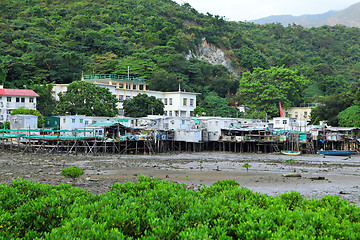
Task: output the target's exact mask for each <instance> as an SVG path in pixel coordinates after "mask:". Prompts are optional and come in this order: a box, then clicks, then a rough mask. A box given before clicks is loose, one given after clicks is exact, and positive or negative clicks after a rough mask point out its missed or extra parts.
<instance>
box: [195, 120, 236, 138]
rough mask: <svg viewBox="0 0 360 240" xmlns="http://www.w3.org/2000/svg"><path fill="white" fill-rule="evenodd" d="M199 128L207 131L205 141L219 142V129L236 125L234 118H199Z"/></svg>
mask: <svg viewBox="0 0 360 240" xmlns="http://www.w3.org/2000/svg"><path fill="white" fill-rule="evenodd" d="M197 119H198V120H200V126H201V127H202V128H205V129H207V136H206V138H207V139H204V140H207V141H210V142H211V141H219V138H220V136H221V129H227V128H230V127H231V126H233V125H234V124H238V120H237V119H236V118H222V117H199V118H197Z"/></svg>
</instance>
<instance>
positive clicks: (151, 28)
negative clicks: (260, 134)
mask: <svg viewBox="0 0 360 240" xmlns="http://www.w3.org/2000/svg"><path fill="white" fill-rule="evenodd" d="M0 11H1V15H0V82H1V83H2V84H4V87H5V88H25V87H27V88H34V89H35V88H36V87H38V86H37V85H39V84H45V85H46V84H50V83H71V82H73V81H76V80H79V79H80V78H81V74H82V72H83V73H84V74H93V73H95V74H120V75H122V74H124V75H126V74H127V71H128V66H129V67H130V74H131V75H133V76H138V77H145V79H146V81H147V84H148V88H149V89H151V90H159V91H177V90H178V88H179V84H180V86H181V89H182V90H185V91H194V92H199V93H201V95H200V96H199V99H198V105H199V108H200V109H201V111H205V112H206V113H207V114H208V115H211V113H212V112H214V111H213V109H214V108H218V109H219V111H217V114H218V115H222V116H232V117H235V116H239V114H240V113H239V111H237V110H236V107H238V106H239V105H244V106H245V108H246V109H247V113H246V115H245V116H243V117H249V116H252V117H259V118H264V116H265V114H268V116H269V117H275V116H278V103H279V102H281V104H282V107H283V108H289V107H293V106H300V105H303V104H306V103H320V105H319V106H318V107H317V108H316V109H315V110H314V111H313V113H312V118H313V121H314V123H316V121H319V120H324V119H327V120H329V123H330V124H332V125H335V126H336V125H338V124H339V119H338V117H337V116H338V114H339V113H340V112H342V111H344V110H345V109H347V108H349V107H353V106H358V105H360V94H359V91H360V83H359V76H360V63H359V56H360V55H359V53H360V29H359V28H349V27H344V26H339V25H337V26H333V27H330V26H321V27H317V28H314V27H313V28H304V27H302V26H300V25H295V24H294V25H288V26H287V27H284V26H282V25H281V24H266V25H256V24H253V23H246V22H230V21H227V20H226V19H225V18H224V17H221V16H217V15H215V16H214V15H211V14H209V13H208V14H200V13H198V12H197V11H196V9H194V8H192V7H191V6H190V5H189V4H186V3H185V4H183V5H178V4H177V3H175V2H173V1H171V0H121V1H119V0H106V1H105V0H87V1H85V0H12V1H0ZM204 41H206V42H207V44H210V45H211V46H214V47H217V48H218V49H221V50H222V51H223V52H224V53H225V55H226V57H227V58H229V59H231V66H232V68H233V69H236V72H235V73H234V72H230V71H229V69H228V68H226V67H225V66H223V65H212V64H210V63H208V62H205V61H203V60H199V59H198V58H195V57H193V58H189V57H188V58H187V57H186V56H187V55H188V53H189V51H191V52H193V53H197V52H199V49H200V48H201V46H202V44H203V43H204ZM44 92H46V91H44ZM45 105H46V104H45ZM224 105H226V106H225V107H224ZM44 108H46V106H44ZM352 109H359V108H352ZM351 114H352V113H351ZM340 122H341V124H346V123H343V122H342V121H340Z"/></svg>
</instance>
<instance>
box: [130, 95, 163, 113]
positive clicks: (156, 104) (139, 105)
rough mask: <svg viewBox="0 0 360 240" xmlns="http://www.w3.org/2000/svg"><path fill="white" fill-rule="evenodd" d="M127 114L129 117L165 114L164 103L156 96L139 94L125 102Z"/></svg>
mask: <svg viewBox="0 0 360 240" xmlns="http://www.w3.org/2000/svg"><path fill="white" fill-rule="evenodd" d="M123 108H124V112H125V114H124V115H125V116H127V117H146V116H147V115H163V114H164V103H163V102H162V101H161V100H160V99H156V98H155V97H154V96H151V97H149V96H148V95H147V94H138V95H136V96H135V97H134V98H133V99H131V100H125V101H124V103H123Z"/></svg>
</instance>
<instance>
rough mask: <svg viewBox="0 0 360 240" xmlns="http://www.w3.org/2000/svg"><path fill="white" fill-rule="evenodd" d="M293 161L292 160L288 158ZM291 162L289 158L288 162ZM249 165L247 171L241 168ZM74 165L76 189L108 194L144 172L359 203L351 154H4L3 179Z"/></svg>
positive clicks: (357, 164) (45, 178) (358, 159)
mask: <svg viewBox="0 0 360 240" xmlns="http://www.w3.org/2000/svg"><path fill="white" fill-rule="evenodd" d="M290 159H293V160H291V161H289V160H290ZM287 160H288V161H287ZM245 163H249V164H250V165H251V167H250V168H249V169H248V172H247V170H246V168H244V167H242V166H243V165H244V164H245ZM69 166H78V167H81V168H82V169H83V170H84V172H85V174H84V175H82V176H81V177H80V178H79V179H78V180H77V184H76V187H79V188H83V189H85V190H88V191H90V192H92V193H105V192H107V191H109V189H110V187H111V186H112V185H113V184H114V183H115V182H127V181H133V182H135V181H136V180H137V178H138V177H139V175H140V174H143V175H147V176H152V177H157V178H159V179H162V180H165V181H170V182H178V183H184V184H185V185H186V186H187V187H188V188H189V189H194V190H196V189H198V188H199V187H201V186H203V185H206V186H209V185H212V184H213V183H215V182H217V181H218V180H226V179H231V180H232V179H235V180H236V182H238V183H239V184H240V186H242V187H247V188H249V189H250V190H252V191H254V192H260V193H264V194H267V195H269V196H278V195H279V194H282V193H284V192H291V191H296V192H299V193H300V194H302V195H303V196H304V197H306V198H308V199H311V198H321V197H323V196H326V195H338V196H339V197H340V198H341V199H345V200H347V201H348V202H350V203H352V204H357V205H359V206H360V155H353V156H352V157H350V158H349V157H338V156H327V157H325V158H324V157H323V156H319V155H299V156H291V157H290V156H285V155H279V154H239V153H226V152H225V153H221V152H197V153H190V152H186V153H175V154H158V155H105V156H85V155H84V156H81V155H79V156H68V155H34V154H20V153H7V152H0V182H1V183H4V182H6V183H10V182H11V181H12V179H16V178H23V179H28V180H31V181H34V182H40V183H47V184H52V185H55V184H59V183H67V182H70V179H67V178H65V177H63V176H62V175H61V170H62V169H64V168H65V167H69Z"/></svg>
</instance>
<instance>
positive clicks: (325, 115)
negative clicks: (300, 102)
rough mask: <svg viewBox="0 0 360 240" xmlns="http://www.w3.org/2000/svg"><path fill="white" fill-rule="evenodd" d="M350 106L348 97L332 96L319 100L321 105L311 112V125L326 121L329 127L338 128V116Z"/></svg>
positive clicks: (345, 95) (343, 95)
mask: <svg viewBox="0 0 360 240" xmlns="http://www.w3.org/2000/svg"><path fill="white" fill-rule="evenodd" d="M351 105H352V103H351V101H350V100H349V95H348V94H345V93H342V94H333V95H330V96H326V97H324V98H323V99H322V100H321V105H319V106H316V107H315V108H314V109H313V110H312V111H311V119H312V122H313V124H319V121H320V120H327V123H328V124H329V125H330V126H338V124H339V123H338V118H337V116H338V114H339V113H340V112H341V111H343V110H345V109H347V108H348V107H350V106H351Z"/></svg>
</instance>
